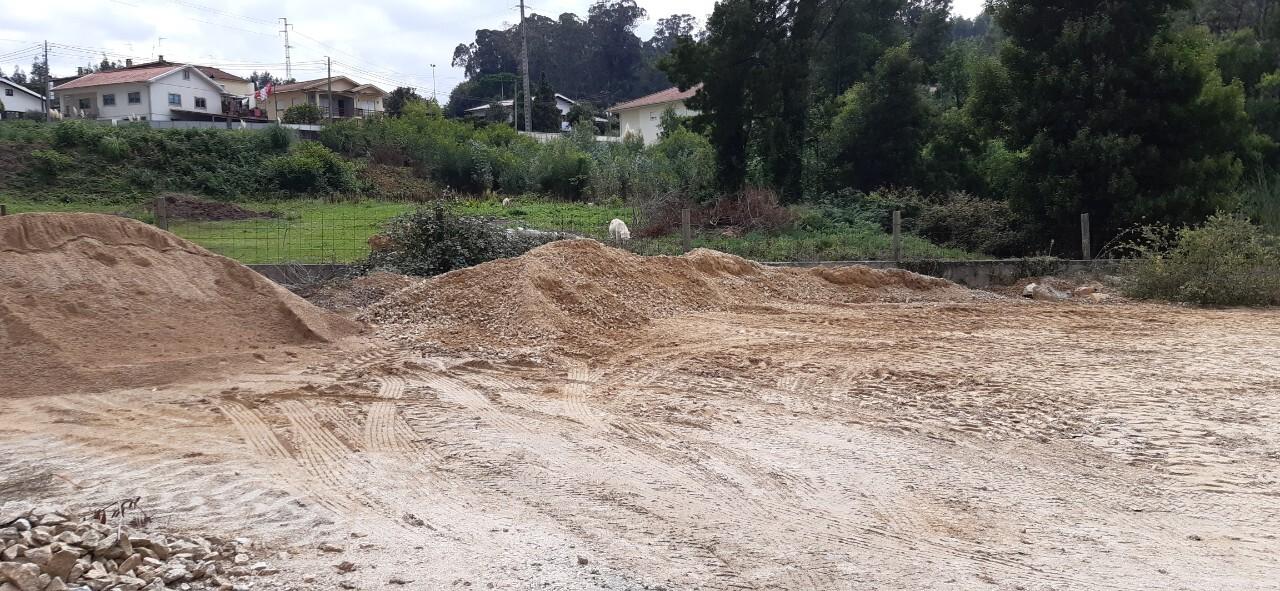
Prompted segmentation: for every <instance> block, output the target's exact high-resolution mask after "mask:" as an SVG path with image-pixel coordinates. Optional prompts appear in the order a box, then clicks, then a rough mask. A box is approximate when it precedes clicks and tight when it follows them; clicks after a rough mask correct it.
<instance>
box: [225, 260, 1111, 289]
mask: <svg viewBox="0 0 1280 591" xmlns="http://www.w3.org/2000/svg"><path fill="white" fill-rule="evenodd" d="M765 264H766V265H772V266H778V267H796V268H813V267H847V266H850V265H865V266H868V267H871V268H874V269H893V268H901V269H906V270H908V271H912V272H915V273H919V274H921V275H929V276H931V277H941V278H943V279H947V280H949V281H954V282H956V283H959V284H960V285H964V286H966V287H972V288H983V287H991V286H995V285H1010V284H1013V283H1016V282H1017V281H1018V280H1019V279H1023V278H1026V277H1044V276H1047V275H1053V276H1057V277H1071V276H1077V275H1111V274H1115V273H1117V272H1119V271H1121V270H1122V267H1123V266H1124V264H1125V261H1114V260H1098V261H1066V260H1059V259H1011V260H1001V261H903V262H901V263H894V262H893V261H832V262H821V263H765ZM249 268H250V269H253V270H254V271H257V272H259V273H261V274H263V275H264V276H266V277H267V278H268V279H270V280H272V281H275V282H276V283H280V284H284V285H304V284H308V283H317V282H320V281H325V280H328V279H333V278H334V277H341V276H344V275H349V274H351V273H353V272H354V271H355V267H354V265H249Z"/></svg>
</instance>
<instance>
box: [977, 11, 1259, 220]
mask: <svg viewBox="0 0 1280 591" xmlns="http://www.w3.org/2000/svg"><path fill="white" fill-rule="evenodd" d="M1187 6H1188V2H1186V1H1184V0H1153V1H1147V2H1106V1H1101V0H1090V1H1084V0H999V1H997V2H995V3H994V8H995V10H996V21H997V23H998V24H999V25H1000V28H1001V29H1003V30H1004V31H1005V33H1006V34H1007V35H1008V40H1009V42H1008V43H1007V44H1006V45H1005V47H1004V49H1003V50H1002V52H1001V61H1002V62H1003V64H1004V66H1005V68H1006V69H1007V71H1008V76H1009V81H1010V85H1009V88H1010V89H1011V94H1012V97H1011V98H1012V100H1011V101H1009V102H1008V104H1006V105H1005V107H1004V109H1003V112H1002V113H1001V115H1002V118H1003V123H1004V126H1005V129H1006V135H1007V141H1008V144H1009V148H1010V149H1013V150H1016V151H1021V152H1023V153H1024V157H1023V162H1022V166H1021V170H1022V172H1023V175H1022V178H1021V179H1020V180H1019V181H1018V183H1017V185H1016V187H1015V194H1014V195H1013V198H1014V201H1015V204H1016V205H1018V206H1019V208H1020V209H1021V210H1022V212H1023V213H1024V215H1027V216H1028V217H1029V218H1030V219H1033V220H1036V221H1037V222H1039V224H1040V225H1041V226H1042V227H1043V229H1044V230H1046V232H1045V233H1044V234H1045V235H1046V237H1050V236H1056V237H1058V238H1060V239H1063V240H1066V239H1068V238H1069V237H1070V236H1072V235H1073V234H1074V232H1075V229H1076V225H1077V222H1078V219H1079V218H1078V216H1079V215H1080V214H1081V213H1086V212H1087V213H1089V214H1090V215H1091V220H1092V222H1093V229H1094V235H1095V236H1099V235H1100V236H1101V237H1103V239H1105V238H1107V237H1110V236H1112V235H1114V234H1115V233H1116V232H1117V231H1119V230H1120V229H1121V228H1122V227H1124V226H1127V225H1129V224H1132V223H1134V222H1136V221H1138V220H1142V219H1146V220H1149V221H1164V222H1170V223H1180V222H1188V221H1198V220H1201V219H1204V217H1205V216H1207V215H1209V214H1211V213H1213V211H1214V210H1215V209H1216V208H1218V207H1220V206H1221V205H1223V203H1224V201H1223V196H1224V195H1225V194H1226V193H1227V192H1228V191H1231V190H1232V189H1233V188H1234V187H1235V186H1236V184H1237V182H1238V180H1239V179H1240V177H1241V173H1242V171H1243V169H1244V163H1245V161H1247V160H1253V159H1256V158H1257V156H1258V155H1257V147H1258V143H1257V140H1258V139H1259V138H1258V137H1257V136H1256V134H1254V133H1253V131H1252V129H1251V126H1250V123H1249V120H1248V116H1247V114H1246V113H1245V111H1244V96H1243V88H1242V87H1241V86H1240V85H1229V84H1223V82H1222V80H1221V76H1220V74H1219V73H1218V71H1217V70H1216V69H1215V67H1214V60H1213V48H1212V42H1211V40H1210V38H1209V36H1208V34H1207V33H1206V32H1202V31H1197V30H1195V29H1183V30H1173V29H1171V28H1170V27H1169V23H1170V14H1171V11H1172V10H1175V9H1182V8H1186V7H1187ZM1068 243H1071V242H1068Z"/></svg>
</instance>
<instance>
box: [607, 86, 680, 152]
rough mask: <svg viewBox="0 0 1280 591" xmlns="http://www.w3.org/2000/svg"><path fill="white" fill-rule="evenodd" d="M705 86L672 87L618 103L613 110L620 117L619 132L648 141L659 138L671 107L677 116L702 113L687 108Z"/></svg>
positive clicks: (611, 110)
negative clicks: (664, 114)
mask: <svg viewBox="0 0 1280 591" xmlns="http://www.w3.org/2000/svg"><path fill="white" fill-rule="evenodd" d="M701 87H702V85H701V84H699V85H697V86H694V87H692V88H690V89H689V90H684V91H682V90H680V89H679V88H676V87H672V88H668V89H666V90H663V91H659V92H655V93H653V94H651V95H648V96H642V97H640V98H638V99H635V100H631V101H627V102H625V103H620V104H617V105H614V106H613V108H612V109H609V112H610V113H614V114H616V115H617V116H618V134H619V135H621V136H622V137H627V135H633V136H638V137H640V138H641V139H643V140H644V141H645V143H647V144H651V143H654V142H656V141H658V137H659V136H661V135H662V114H663V113H664V112H666V110H667V109H672V110H674V111H675V113H676V115H680V116H682V117H691V116H693V115H697V114H698V112H697V111H693V110H690V109H689V108H688V107H686V106H685V104H684V102H685V100H687V99H689V98H690V97H692V96H693V95H694V93H696V92H698V89H699V88H701Z"/></svg>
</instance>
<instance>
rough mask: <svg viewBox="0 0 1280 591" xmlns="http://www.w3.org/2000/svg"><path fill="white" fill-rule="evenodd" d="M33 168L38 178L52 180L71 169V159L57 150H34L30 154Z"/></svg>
mask: <svg viewBox="0 0 1280 591" xmlns="http://www.w3.org/2000/svg"><path fill="white" fill-rule="evenodd" d="M31 157H32V158H33V159H34V160H35V164H34V168H35V170H36V173H38V174H39V175H40V176H42V177H44V178H47V179H53V178H56V177H57V176H58V175H59V174H62V173H63V172H64V171H66V170H67V169H69V168H71V157H70V156H67V155H66V154H63V153H62V152H59V151H57V150H36V151H34V152H32V153H31Z"/></svg>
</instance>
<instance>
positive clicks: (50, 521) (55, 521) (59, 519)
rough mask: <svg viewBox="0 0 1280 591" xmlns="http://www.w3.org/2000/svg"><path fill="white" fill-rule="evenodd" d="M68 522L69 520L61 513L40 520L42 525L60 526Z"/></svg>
mask: <svg viewBox="0 0 1280 591" xmlns="http://www.w3.org/2000/svg"><path fill="white" fill-rule="evenodd" d="M66 522H67V518H66V517H64V516H63V515H62V514H60V513H50V514H48V515H45V516H44V517H41V518H40V525H50V526H52V525H60V524H63V523H66Z"/></svg>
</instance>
